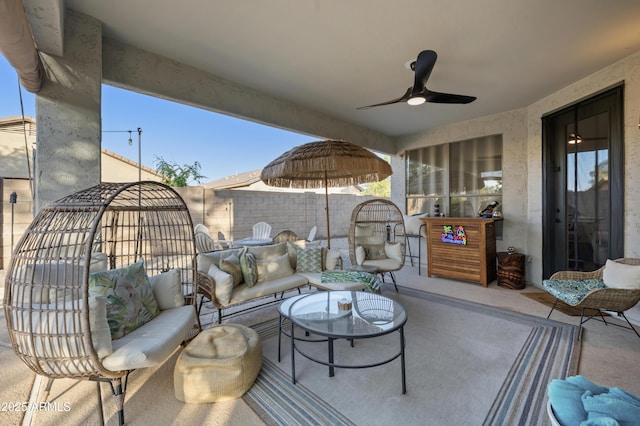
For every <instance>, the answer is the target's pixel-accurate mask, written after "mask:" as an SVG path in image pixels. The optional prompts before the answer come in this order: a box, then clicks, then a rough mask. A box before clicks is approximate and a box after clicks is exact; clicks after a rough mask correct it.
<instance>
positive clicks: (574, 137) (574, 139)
mask: <svg viewBox="0 0 640 426" xmlns="http://www.w3.org/2000/svg"><path fill="white" fill-rule="evenodd" d="M567 142H568V143H569V145H575V144H577V143H580V142H582V136H580V135H576V134H575V133H571V134H570V135H569V140H568V141H567Z"/></svg>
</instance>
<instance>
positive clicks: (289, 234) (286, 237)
mask: <svg viewBox="0 0 640 426" xmlns="http://www.w3.org/2000/svg"><path fill="white" fill-rule="evenodd" d="M285 241H291V242H293V241H298V234H296V233H295V232H293V231H289V230H286V231H280V232H278V233H277V234H276V236H275V237H273V243H274V244H277V243H282V242H285Z"/></svg>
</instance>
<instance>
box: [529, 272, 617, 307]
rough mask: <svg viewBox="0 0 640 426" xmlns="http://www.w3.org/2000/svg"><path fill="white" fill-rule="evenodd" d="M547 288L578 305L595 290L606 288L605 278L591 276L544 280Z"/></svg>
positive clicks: (571, 303) (550, 291)
mask: <svg viewBox="0 0 640 426" xmlns="http://www.w3.org/2000/svg"><path fill="white" fill-rule="evenodd" d="M542 286H543V287H544V289H545V290H547V291H548V292H549V293H551V294H552V295H553V296H555V297H556V298H557V299H560V300H562V301H563V302H565V303H568V304H569V305H573V306H575V305H577V304H578V303H580V302H581V301H582V299H584V298H585V296H586V295H587V294H588V293H589V292H590V291H593V290H597V289H600V288H605V287H606V285H605V284H604V281H603V280H600V279H597V278H589V279H585V280H543V281H542Z"/></svg>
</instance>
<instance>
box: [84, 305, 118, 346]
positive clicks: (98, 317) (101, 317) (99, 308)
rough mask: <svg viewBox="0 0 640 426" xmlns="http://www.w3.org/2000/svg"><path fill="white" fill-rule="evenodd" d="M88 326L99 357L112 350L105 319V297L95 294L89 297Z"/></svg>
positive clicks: (109, 330)
mask: <svg viewBox="0 0 640 426" xmlns="http://www.w3.org/2000/svg"><path fill="white" fill-rule="evenodd" d="M89 328H90V329H91V343H92V344H93V349H94V350H95V351H96V353H97V354H98V357H99V358H104V357H106V356H107V355H109V354H111V353H112V352H113V347H112V345H111V329H110V328H109V322H108V321H107V298H106V297H104V296H96V297H90V298H89Z"/></svg>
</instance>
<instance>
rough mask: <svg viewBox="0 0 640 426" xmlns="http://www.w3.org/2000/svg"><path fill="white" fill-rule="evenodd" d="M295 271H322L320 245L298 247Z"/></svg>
mask: <svg viewBox="0 0 640 426" xmlns="http://www.w3.org/2000/svg"><path fill="white" fill-rule="evenodd" d="M296 258H297V262H296V272H322V247H307V248H303V249H301V248H298V249H297V254H296Z"/></svg>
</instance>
